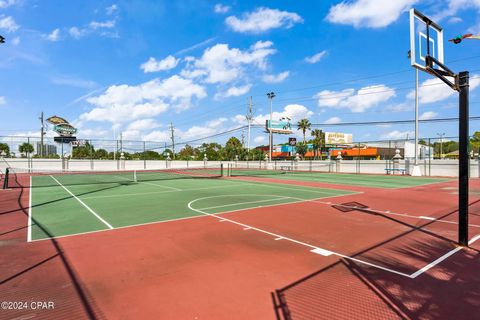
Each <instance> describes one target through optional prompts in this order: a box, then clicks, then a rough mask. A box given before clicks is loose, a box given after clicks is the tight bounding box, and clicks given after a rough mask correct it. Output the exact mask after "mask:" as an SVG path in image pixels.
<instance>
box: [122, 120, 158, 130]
mask: <svg viewBox="0 0 480 320" xmlns="http://www.w3.org/2000/svg"><path fill="white" fill-rule="evenodd" d="M158 127H160V124H159V123H157V122H156V121H155V119H152V118H147V119H142V120H136V121H134V122H132V123H130V124H129V125H128V127H127V130H130V131H133V130H136V131H145V130H151V129H155V128H158Z"/></svg>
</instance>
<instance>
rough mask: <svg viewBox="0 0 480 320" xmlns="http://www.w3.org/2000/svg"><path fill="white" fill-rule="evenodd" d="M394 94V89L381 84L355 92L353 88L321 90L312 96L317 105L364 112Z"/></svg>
mask: <svg viewBox="0 0 480 320" xmlns="http://www.w3.org/2000/svg"><path fill="white" fill-rule="evenodd" d="M394 96H395V90H394V89H392V88H390V87H387V86H385V85H383V84H380V85H373V86H367V87H363V88H361V89H359V90H358V91H357V92H355V90H354V89H345V90H342V91H330V90H323V91H320V92H319V93H317V94H316V95H315V96H314V97H315V98H317V99H318V106H319V107H330V108H337V109H350V110H351V111H352V112H365V111H366V110H367V109H369V108H371V107H374V106H376V105H378V104H380V103H382V102H386V101H388V100H389V99H390V98H392V97H394Z"/></svg>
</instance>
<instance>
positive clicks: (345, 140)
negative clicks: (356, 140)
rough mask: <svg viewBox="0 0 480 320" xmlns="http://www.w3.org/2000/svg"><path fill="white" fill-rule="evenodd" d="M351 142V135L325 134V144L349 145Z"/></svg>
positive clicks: (340, 133)
mask: <svg viewBox="0 0 480 320" xmlns="http://www.w3.org/2000/svg"><path fill="white" fill-rule="evenodd" d="M352 141H353V136H352V134H351V133H342V132H325V144H349V143H352Z"/></svg>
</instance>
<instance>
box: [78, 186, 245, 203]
mask: <svg viewBox="0 0 480 320" xmlns="http://www.w3.org/2000/svg"><path fill="white" fill-rule="evenodd" d="M229 187H238V184H227V185H223V186H216V187H204V188H191V189H182V190H166V191H152V192H136V193H122V194H111V195H104V196H92V197H82V199H84V200H85V199H101V198H124V197H127V196H142V195H148V194H161V193H172V192H184V191H197V190H208V189H219V188H229Z"/></svg>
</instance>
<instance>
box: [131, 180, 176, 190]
mask: <svg viewBox="0 0 480 320" xmlns="http://www.w3.org/2000/svg"><path fill="white" fill-rule="evenodd" d="M137 183H144V184H149V185H151V186H156V187H161V188H168V189H172V190H175V191H183V190H182V189H178V188H175V187H170V186H164V185H161V184H156V183H152V182H146V181H137Z"/></svg>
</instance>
